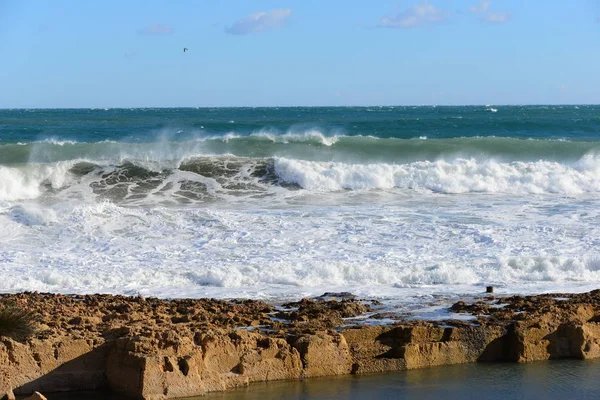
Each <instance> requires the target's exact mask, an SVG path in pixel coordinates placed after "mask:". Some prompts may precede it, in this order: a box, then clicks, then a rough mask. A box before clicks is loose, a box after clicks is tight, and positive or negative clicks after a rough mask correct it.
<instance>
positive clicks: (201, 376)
mask: <svg viewBox="0 0 600 400" xmlns="http://www.w3.org/2000/svg"><path fill="white" fill-rule="evenodd" d="M2 305H12V306H16V307H20V308H22V309H26V310H29V311H31V313H32V314H33V315H34V316H35V318H34V328H35V329H34V333H33V335H31V336H30V337H29V338H26V339H24V338H19V340H14V339H11V338H8V337H0V397H2V395H9V394H11V393H12V391H14V393H15V394H17V395H18V394H31V393H33V392H34V391H40V392H42V393H44V394H46V393H50V392H53V391H63V390H82V389H97V388H102V387H110V388H112V389H113V390H115V391H118V392H120V393H123V394H126V395H129V396H131V397H132V398H140V399H166V398H178V397H186V396H195V395H202V394H204V393H207V392H211V391H219V390H227V389H228V388H233V387H239V386H244V385H248V384H249V383H251V382H256V381H267V380H276V379H300V378H306V377H314V376H325V375H340V374H349V373H353V374H361V373H373V372H383V371H395V370H403V369H410V368H426V367H431V366H439V365H447V364H456V363H466V362H476V361H500V360H502V361H514V362H528V361H535V360H545V359H552V358H580V359H585V358H595V357H600V290H596V291H592V292H589V293H584V294H549V295H540V296H510V297H501V298H499V297H494V296H486V297H481V298H476V299H474V300H473V301H468V302H467V301H461V302H456V303H455V304H453V305H452V306H450V307H449V311H450V312H452V313H460V314H468V315H472V316H473V320H469V321H464V320H462V321H461V320H456V319H449V320H445V321H419V320H414V319H411V320H407V319H403V316H398V315H396V316H393V315H388V313H389V312H388V311H386V310H384V309H382V308H381V307H380V303H379V304H378V302H374V301H365V300H360V299H358V298H356V297H355V296H353V295H351V294H349V293H326V294H324V295H323V296H319V297H317V298H314V299H301V300H300V301H297V302H291V303H286V304H283V305H281V306H278V307H275V306H273V305H271V304H267V303H265V302H261V301H254V300H229V301H224V300H214V299H181V300H161V299H155V298H142V297H127V296H111V295H74V296H68V295H58V294H45V293H19V294H5V295H1V296H0V306H2ZM365 314H367V315H370V316H372V317H374V319H377V316H378V315H379V316H385V318H386V319H389V320H390V321H391V322H390V323H389V324H387V325H384V324H381V325H369V324H365V323H361V324H359V323H357V320H356V318H357V317H358V318H360V317H361V316H364V315H365Z"/></svg>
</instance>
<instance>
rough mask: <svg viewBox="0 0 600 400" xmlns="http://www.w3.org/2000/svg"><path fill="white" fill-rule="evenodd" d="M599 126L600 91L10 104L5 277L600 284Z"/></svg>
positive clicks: (254, 288)
mask: <svg viewBox="0 0 600 400" xmlns="http://www.w3.org/2000/svg"><path fill="white" fill-rule="evenodd" d="M492 110H495V111H492ZM599 133H600V107H598V106H579V107H575V106H526V107H525V106H513V107H509V106H493V108H492V107H491V106H490V107H484V106H472V107H376V108H375V107H371V108H366V107H364V108H360V107H356V108H279V109H276V108H272V109H270V108H260V109H252V108H248V109H235V108H234V109H131V110H129V109H127V110H125V109H110V110H0V274H1V276H2V280H1V281H0V291H2V292H15V291H26V290H28V291H33V290H37V291H50V292H61V293H121V294H141V295H145V296H159V297H206V296H210V297H220V298H232V297H233V298H239V297H253V298H262V299H268V300H274V301H277V300H283V299H287V298H297V297H299V296H311V295H319V294H322V293H323V292H325V291H350V292H352V293H355V294H358V295H361V296H370V297H377V298H380V299H387V300H389V301H409V302H410V301H412V302H415V301H418V299H421V298H424V297H429V298H431V297H432V296H436V295H443V296H461V295H464V294H473V293H479V292H481V291H482V290H483V288H484V287H485V286H486V285H493V286H495V287H496V290H497V291H498V292H500V293H532V292H536V293H537V292H545V291H571V292H572V291H584V290H588V289H591V288H596V287H598V285H600V252H599V251H598V249H599V248H600V224H598V221H599V217H600V215H599V214H600V136H599V135H598V134H599Z"/></svg>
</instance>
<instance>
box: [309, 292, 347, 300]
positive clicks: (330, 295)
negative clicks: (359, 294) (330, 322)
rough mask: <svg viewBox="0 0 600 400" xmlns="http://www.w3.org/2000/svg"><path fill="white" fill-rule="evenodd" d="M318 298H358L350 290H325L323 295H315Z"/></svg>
mask: <svg viewBox="0 0 600 400" xmlns="http://www.w3.org/2000/svg"><path fill="white" fill-rule="evenodd" d="M315 299H316V300H321V301H327V300H356V295H353V294H352V293H350V292H325V293H323V294H322V295H320V296H318V297H315Z"/></svg>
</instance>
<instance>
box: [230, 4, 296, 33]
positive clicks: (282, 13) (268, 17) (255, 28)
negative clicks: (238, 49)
mask: <svg viewBox="0 0 600 400" xmlns="http://www.w3.org/2000/svg"><path fill="white" fill-rule="evenodd" d="M291 15H292V10H290V9H289V8H281V9H277V10H271V11H261V12H257V13H255V14H252V15H249V16H247V17H245V18H241V19H239V20H237V21H235V23H234V24H233V25H231V26H230V27H227V28H225V32H227V33H230V34H232V35H247V34H249V33H255V32H260V31H264V30H268V29H278V28H281V27H282V26H283V25H284V24H285V23H286V21H287V20H288V18H289V17H290V16H291Z"/></svg>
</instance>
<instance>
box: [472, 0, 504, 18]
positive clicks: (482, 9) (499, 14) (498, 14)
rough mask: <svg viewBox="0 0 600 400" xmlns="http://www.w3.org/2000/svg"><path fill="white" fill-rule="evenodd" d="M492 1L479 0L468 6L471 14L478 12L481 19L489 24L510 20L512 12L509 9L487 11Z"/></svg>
mask: <svg viewBox="0 0 600 400" xmlns="http://www.w3.org/2000/svg"><path fill="white" fill-rule="evenodd" d="M491 5H492V2H491V1H490V0H480V1H479V3H477V4H473V5H472V6H471V8H470V10H471V12H472V13H473V14H480V15H481V17H480V18H481V20H482V21H484V22H489V23H490V24H503V23H505V22H508V21H510V17H511V16H512V13H511V12H510V11H488V10H489V9H490V6H491Z"/></svg>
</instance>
